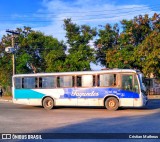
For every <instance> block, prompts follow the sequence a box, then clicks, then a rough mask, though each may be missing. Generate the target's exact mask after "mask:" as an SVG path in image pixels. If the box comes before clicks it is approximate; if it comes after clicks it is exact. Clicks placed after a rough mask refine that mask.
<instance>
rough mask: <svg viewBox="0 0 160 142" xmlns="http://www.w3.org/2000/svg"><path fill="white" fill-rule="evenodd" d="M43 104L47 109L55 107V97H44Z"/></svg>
mask: <svg viewBox="0 0 160 142" xmlns="http://www.w3.org/2000/svg"><path fill="white" fill-rule="evenodd" d="M42 106H43V107H44V108H45V109H47V110H51V109H52V108H53V107H54V99H53V98H52V97H49V96H46V97H44V98H43V99H42Z"/></svg>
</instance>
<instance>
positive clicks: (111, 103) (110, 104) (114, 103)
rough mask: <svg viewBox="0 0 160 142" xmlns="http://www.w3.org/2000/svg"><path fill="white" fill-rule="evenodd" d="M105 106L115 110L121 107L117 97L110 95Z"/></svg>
mask: <svg viewBox="0 0 160 142" xmlns="http://www.w3.org/2000/svg"><path fill="white" fill-rule="evenodd" d="M105 107H106V108H107V109H108V110H111V111H115V110H117V109H118V107H119V102H118V100H117V99H116V98H115V97H109V98H107V99H106V100H105Z"/></svg>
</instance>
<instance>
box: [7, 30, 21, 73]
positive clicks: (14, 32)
mask: <svg viewBox="0 0 160 142" xmlns="http://www.w3.org/2000/svg"><path fill="white" fill-rule="evenodd" d="M6 32H7V33H11V34H12V37H11V38H12V48H14V51H13V53H12V64H13V75H14V74H16V62H15V47H14V38H15V35H18V34H19V33H18V32H17V31H13V30H6Z"/></svg>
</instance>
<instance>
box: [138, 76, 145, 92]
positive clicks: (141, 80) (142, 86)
mask: <svg viewBox="0 0 160 142" xmlns="http://www.w3.org/2000/svg"><path fill="white" fill-rule="evenodd" d="M138 78H139V82H140V87H141V91H142V92H146V86H145V84H144V83H143V74H138Z"/></svg>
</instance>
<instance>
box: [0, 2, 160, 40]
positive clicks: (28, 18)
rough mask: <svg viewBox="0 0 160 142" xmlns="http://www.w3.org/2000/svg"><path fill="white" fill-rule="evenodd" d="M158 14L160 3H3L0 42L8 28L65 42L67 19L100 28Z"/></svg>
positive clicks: (1, 4)
mask: <svg viewBox="0 0 160 142" xmlns="http://www.w3.org/2000/svg"><path fill="white" fill-rule="evenodd" d="M155 12H156V13H158V14H159V13H160V1H159V0H0V40H1V38H2V36H3V35H5V34H6V30H7V29H10V30H15V29H16V28H23V27H24V26H29V27H31V28H32V29H33V30H36V31H41V32H43V33H44V34H45V35H52V36H53V37H55V38H57V39H58V40H59V41H61V40H64V41H65V31H64V26H63V24H64V23H63V20H64V19H67V18H71V19H72V21H73V22H74V23H76V24H77V25H83V24H87V25H89V26H91V27H96V28H97V29H99V28H104V26H105V25H106V24H107V23H109V24H111V25H112V24H115V23H120V21H121V20H122V19H127V20H130V19H133V18H134V17H135V16H138V15H145V14H148V15H149V16H150V17H151V16H152V15H153V14H154V13H155Z"/></svg>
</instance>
